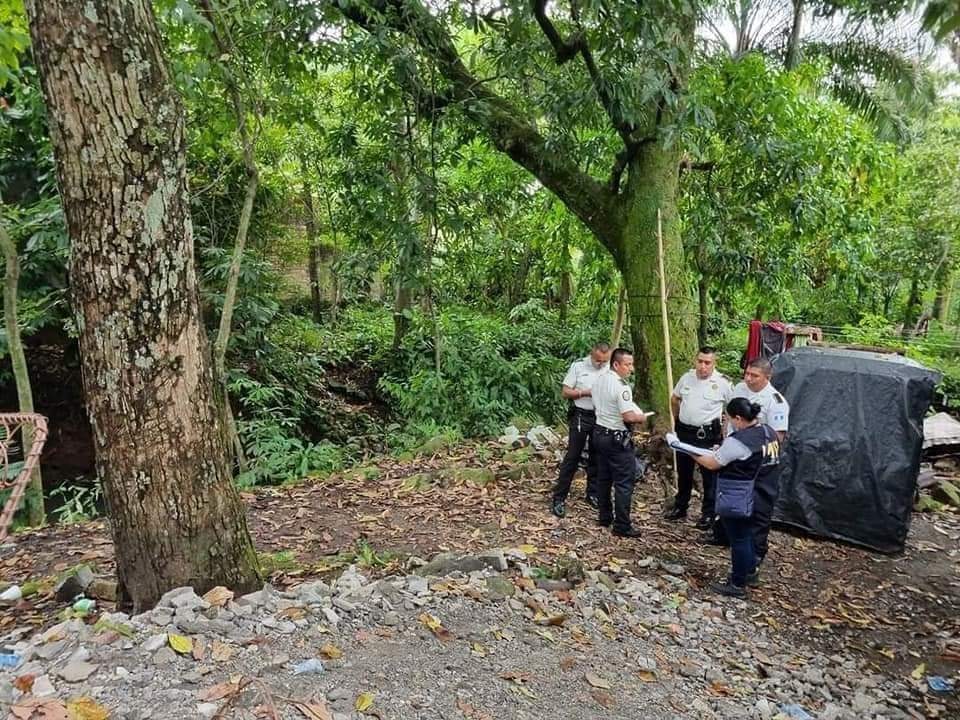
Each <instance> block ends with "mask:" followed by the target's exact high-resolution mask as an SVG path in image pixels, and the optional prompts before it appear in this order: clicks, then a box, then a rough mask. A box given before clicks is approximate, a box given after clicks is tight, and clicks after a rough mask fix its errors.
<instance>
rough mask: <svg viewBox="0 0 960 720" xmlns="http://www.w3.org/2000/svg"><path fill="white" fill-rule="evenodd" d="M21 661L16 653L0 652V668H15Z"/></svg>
mask: <svg viewBox="0 0 960 720" xmlns="http://www.w3.org/2000/svg"><path fill="white" fill-rule="evenodd" d="M22 659H23V658H22V657H20V656H19V655H17V654H16V653H8V652H0V668H15V667H16V666H17V665H19V664H20V661H21V660H22Z"/></svg>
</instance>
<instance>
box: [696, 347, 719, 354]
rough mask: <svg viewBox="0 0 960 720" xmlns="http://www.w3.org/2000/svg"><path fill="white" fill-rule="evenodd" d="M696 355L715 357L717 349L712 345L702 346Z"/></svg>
mask: <svg viewBox="0 0 960 720" xmlns="http://www.w3.org/2000/svg"><path fill="white" fill-rule="evenodd" d="M697 354H698V355H700V354H702V355H716V354H717V349H716V348H715V347H713V345H703V346H701V348H700V349H699V350H697Z"/></svg>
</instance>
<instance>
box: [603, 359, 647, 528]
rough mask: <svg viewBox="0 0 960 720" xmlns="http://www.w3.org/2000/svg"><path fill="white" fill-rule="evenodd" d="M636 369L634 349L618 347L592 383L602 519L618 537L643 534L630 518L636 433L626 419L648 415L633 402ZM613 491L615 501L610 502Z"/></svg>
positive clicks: (639, 419) (642, 419)
mask: <svg viewBox="0 0 960 720" xmlns="http://www.w3.org/2000/svg"><path fill="white" fill-rule="evenodd" d="M632 373H633V353H631V352H630V351H629V350H626V349H624V348H617V349H616V350H614V351H613V354H612V355H611V356H610V369H609V370H607V371H606V372H605V373H602V374H601V375H600V376H599V377H598V378H597V379H596V381H595V382H594V384H593V404H594V407H595V408H596V413H597V424H596V426H595V427H594V428H593V437H592V445H591V447H592V448H593V450H594V451H595V452H596V454H597V477H598V485H599V500H600V507H599V511H600V515H599V523H600V525H602V526H604V527H610V526H611V525H612V526H613V534H614V535H616V536H618V537H628V538H634V537H640V534H641V533H640V531H639V530H638V529H636V528H634V527H633V525H632V524H631V522H630V503H631V501H632V500H633V483H634V479H635V477H636V460H635V455H634V448H633V435H632V434H631V432H630V430H629V429H628V428H627V425H626V423H640V422H645V421H646V419H647V415H646V414H645V413H644V412H643V411H642V410H641V409H640V408H639V407H637V405H636V404H635V403H634V402H633V390H632V389H631V388H630V385H629V384H628V383H627V378H628V377H630V375H631V374H632ZM611 491H612V492H613V502H612V503H611V498H610V495H611Z"/></svg>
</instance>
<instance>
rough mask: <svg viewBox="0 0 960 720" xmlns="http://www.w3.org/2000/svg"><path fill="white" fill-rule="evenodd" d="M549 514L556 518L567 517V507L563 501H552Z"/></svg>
mask: <svg viewBox="0 0 960 720" xmlns="http://www.w3.org/2000/svg"><path fill="white" fill-rule="evenodd" d="M550 512H552V513H553V514H554V515H556V516H557V517H558V518H562V517H566V516H567V505H566V503H564V502H563V500H554V501H553V505H552V506H551V507H550Z"/></svg>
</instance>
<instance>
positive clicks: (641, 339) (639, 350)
mask: <svg viewBox="0 0 960 720" xmlns="http://www.w3.org/2000/svg"><path fill="white" fill-rule="evenodd" d="M679 162H680V153H679V151H678V150H677V149H669V150H667V149H664V148H662V147H660V146H658V145H656V144H653V143H650V144H648V145H646V146H644V148H643V149H642V150H641V151H640V153H639V155H638V157H637V159H636V161H635V162H634V163H633V165H631V166H630V168H629V171H630V178H629V181H628V183H627V187H626V188H625V189H624V197H623V202H624V203H625V206H624V210H623V211H624V213H625V218H626V222H625V223H624V231H623V235H622V237H621V238H620V242H619V252H617V253H616V259H617V263H618V265H619V267H620V271H621V272H622V273H623V281H624V285H625V286H626V288H627V302H628V308H629V318H630V333H631V336H632V338H633V348H634V355H635V360H636V367H637V376H636V379H635V395H636V397H637V398H638V403H645V405H642V406H643V407H644V409H653V410H655V411H656V412H657V415H656V420H657V421H658V426H665V425H666V423H668V420H669V417H670V415H669V412H670V391H671V389H672V388H668V387H667V363H666V357H665V354H664V337H663V322H662V321H661V315H660V280H659V277H658V275H657V271H656V268H657V210H658V209H659V210H660V212H661V216H662V218H663V255H664V257H663V264H664V270H665V274H666V288H667V308H668V312H669V316H670V331H671V337H670V339H671V349H672V354H673V357H676V358H681V359H682V360H683V361H686V360H687V359H689V358H691V357H693V354H694V350H695V347H694V338H695V337H696V333H695V327H694V322H693V319H694V317H695V315H696V312H695V308H694V304H693V298H692V296H691V293H690V288H689V287H688V278H687V267H686V260H685V257H684V254H683V244H682V242H681V240H680V227H679V222H678V218H677V184H678V172H677V168H678V167H679Z"/></svg>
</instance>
